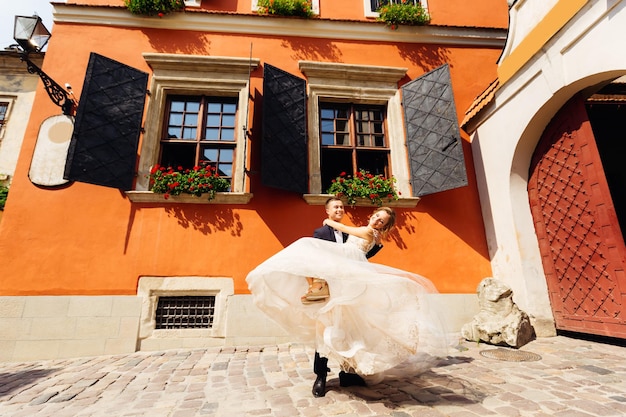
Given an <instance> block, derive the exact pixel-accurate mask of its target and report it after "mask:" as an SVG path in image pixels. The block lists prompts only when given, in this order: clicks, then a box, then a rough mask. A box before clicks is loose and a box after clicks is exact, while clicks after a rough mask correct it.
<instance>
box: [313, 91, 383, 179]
mask: <svg viewBox="0 0 626 417" xmlns="http://www.w3.org/2000/svg"><path fill="white" fill-rule="evenodd" d="M319 108H320V147H321V150H320V152H321V153H322V158H321V165H322V166H320V174H321V177H322V191H323V190H324V189H326V188H327V187H329V186H330V180H331V179H332V178H335V177H336V176H337V175H339V173H340V172H347V173H350V174H352V173H354V172H357V170H359V169H365V170H367V171H369V172H372V173H373V174H383V175H384V176H386V177H389V176H391V172H392V168H391V161H390V158H389V154H390V149H389V140H388V139H387V133H386V132H387V127H386V125H387V117H386V116H387V108H386V106H385V105H379V104H364V103H361V104H355V103H351V102H347V103H337V102H329V101H321V102H320V104H319ZM340 108H344V109H345V110H346V113H347V118H346V119H345V123H346V128H345V130H342V132H346V133H347V135H348V141H347V142H348V143H345V142H344V141H341V142H344V143H338V142H339V140H338V139H337V136H336V135H337V132H339V130H337V129H333V130H332V131H324V128H323V124H324V120H327V121H328V120H331V119H329V118H326V119H325V118H324V117H323V114H322V112H323V110H327V109H332V110H333V111H334V110H338V109H340ZM364 109H366V110H370V111H371V110H374V111H377V112H380V113H382V118H381V120H380V123H381V132H380V134H379V135H378V136H382V138H383V142H382V144H381V145H379V146H377V145H376V144H375V142H376V139H375V138H373V136H375V134H374V133H373V132H371V129H370V132H369V133H365V134H366V135H369V136H370V140H369V141H367V142H368V143H367V144H366V143H365V142H364V143H363V144H361V143H359V140H358V137H359V132H358V127H357V126H358V124H359V119H358V116H357V114H358V112H359V111H360V110H364ZM332 120H337V118H333V119H332ZM366 122H371V120H368V121H366ZM333 124H334V125H335V126H334V127H336V123H333ZM325 134H332V135H333V136H334V138H333V143H332V144H328V143H325V141H324V139H323V137H322V136H323V135H325ZM372 143H374V144H372ZM333 151H336V153H335V152H333ZM342 152H343V153H346V154H347V153H349V154H350V158H349V159H350V161H351V163H350V165H351V166H350V167H349V168H348V167H347V166H345V165H344V166H334V167H333V166H331V164H332V162H326V161H324V159H325V158H324V155H328V154H331V153H332V154H336V155H340V154H341V153H342ZM367 153H376V154H378V155H380V157H382V159H384V160H385V162H384V163H383V165H384V168H383V170H382V172H380V171H375V170H374V169H372V167H371V166H370V165H371V163H369V164H368V163H367V162H365V161H364V160H363V159H362V158H360V157H359V154H361V155H364V154H367ZM338 159H339V158H338ZM364 159H367V158H364Z"/></svg>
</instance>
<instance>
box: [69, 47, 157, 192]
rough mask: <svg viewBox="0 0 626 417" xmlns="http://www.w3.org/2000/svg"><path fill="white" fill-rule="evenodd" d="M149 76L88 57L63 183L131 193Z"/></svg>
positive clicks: (106, 59)
mask: <svg viewBox="0 0 626 417" xmlns="http://www.w3.org/2000/svg"><path fill="white" fill-rule="evenodd" d="M147 84H148V74H146V73H145V72H142V71H139V70H137V69H135V68H131V67H129V66H127V65H124V64H122V63H120V62H117V61H114V60H112V59H109V58H106V57H104V56H101V55H98V54H96V53H93V52H92V53H91V56H90V57H89V64H88V66H87V73H86V74H85V82H84V84H83V91H82V93H81V95H80V104H79V106H78V109H77V111H76V121H75V123H74V133H73V135H72V140H71V142H70V147H69V151H68V155H67V161H66V164H65V175H64V178H65V179H67V180H71V181H79V182H86V183H90V184H96V185H103V186H105V187H112V188H119V189H121V190H125V191H126V190H130V189H131V188H132V186H133V179H134V175H135V164H136V161H137V146H138V144H139V135H140V133H141V120H142V117H143V108H144V102H145V97H146V87H147Z"/></svg>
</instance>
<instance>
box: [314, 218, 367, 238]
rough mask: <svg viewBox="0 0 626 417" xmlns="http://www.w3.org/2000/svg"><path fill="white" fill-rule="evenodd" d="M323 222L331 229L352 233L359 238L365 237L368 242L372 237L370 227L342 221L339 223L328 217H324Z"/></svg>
mask: <svg viewBox="0 0 626 417" xmlns="http://www.w3.org/2000/svg"><path fill="white" fill-rule="evenodd" d="M324 224H327V225H329V226H330V227H332V228H333V229H337V230H339V231H340V232H343V233H348V234H349V235H354V236H357V237H360V238H361V239H365V240H367V241H368V242H369V241H370V240H372V239H373V238H374V235H373V233H372V229H370V228H369V227H367V226H361V227H354V226H346V225H345V224H343V223H339V222H336V221H334V220H330V219H325V220H324Z"/></svg>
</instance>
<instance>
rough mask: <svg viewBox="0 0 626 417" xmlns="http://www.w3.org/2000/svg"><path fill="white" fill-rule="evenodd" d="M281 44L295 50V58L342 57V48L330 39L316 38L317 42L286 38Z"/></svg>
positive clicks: (334, 58) (311, 59) (333, 59)
mask: <svg viewBox="0 0 626 417" xmlns="http://www.w3.org/2000/svg"><path fill="white" fill-rule="evenodd" d="M281 46H282V47H284V48H286V49H288V50H292V51H293V55H292V58H293V59H294V60H306V61H321V60H330V61H339V60H340V59H341V57H342V54H341V50H340V49H339V48H337V46H335V45H334V42H333V41H330V40H327V41H322V40H321V39H316V40H315V42H312V41H310V40H303V39H285V40H283V42H282V43H281Z"/></svg>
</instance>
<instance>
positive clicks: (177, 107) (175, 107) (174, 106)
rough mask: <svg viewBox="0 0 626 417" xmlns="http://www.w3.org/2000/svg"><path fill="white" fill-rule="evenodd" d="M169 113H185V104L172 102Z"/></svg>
mask: <svg viewBox="0 0 626 417" xmlns="http://www.w3.org/2000/svg"><path fill="white" fill-rule="evenodd" d="M170 110H171V111H176V112H183V111H185V102H184V101H172V105H171V106H170Z"/></svg>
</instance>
